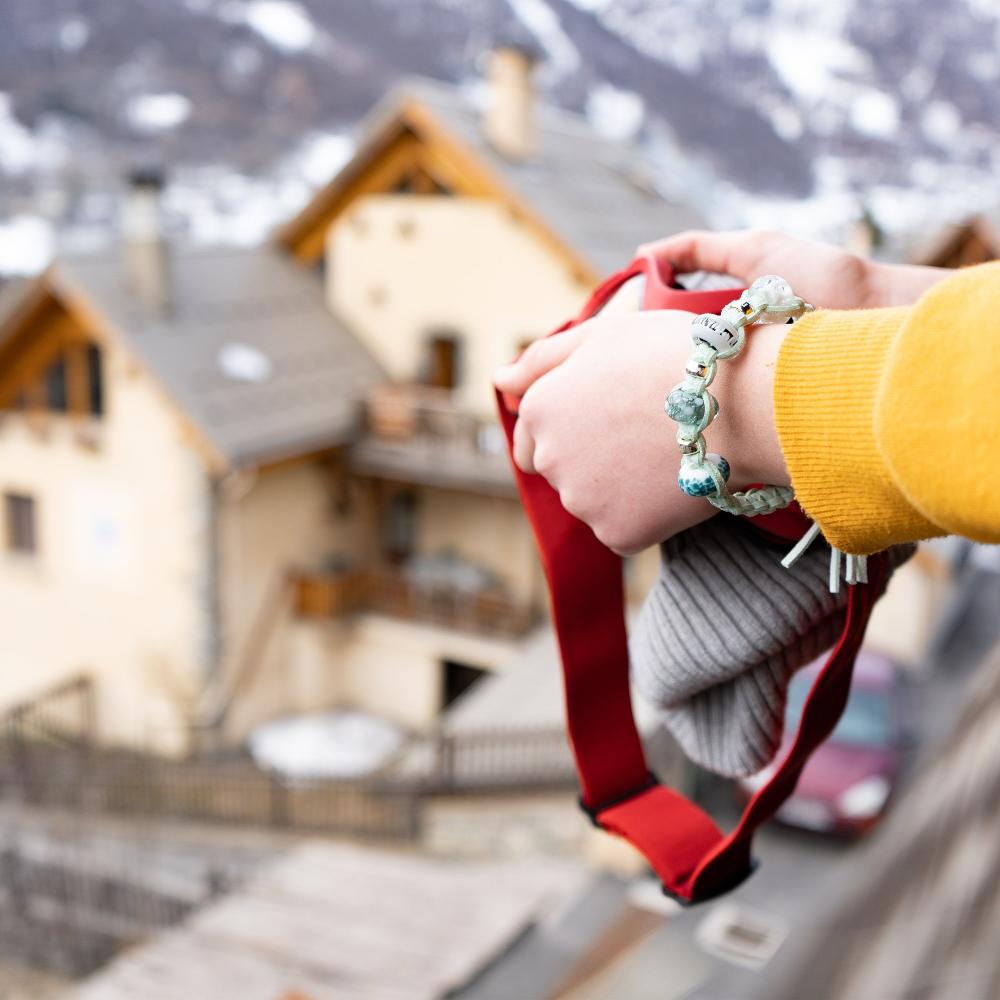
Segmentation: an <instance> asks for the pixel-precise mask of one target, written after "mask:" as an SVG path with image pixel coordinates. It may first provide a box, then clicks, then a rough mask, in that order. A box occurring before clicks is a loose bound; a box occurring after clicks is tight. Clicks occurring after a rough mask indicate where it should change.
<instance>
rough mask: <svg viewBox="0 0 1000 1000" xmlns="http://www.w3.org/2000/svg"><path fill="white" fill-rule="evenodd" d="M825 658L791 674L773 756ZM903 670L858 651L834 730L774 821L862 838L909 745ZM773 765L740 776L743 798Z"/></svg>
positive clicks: (790, 734) (790, 732)
mask: <svg viewBox="0 0 1000 1000" xmlns="http://www.w3.org/2000/svg"><path fill="white" fill-rule="evenodd" d="M822 663H823V660H818V661H817V662H816V663H813V664H810V665H809V666H808V667H805V668H803V669H802V670H801V671H799V673H798V674H796V675H795V677H794V678H793V679H792V683H791V684H790V685H789V689H788V704H787V707H786V711H785V734H784V739H783V741H782V749H781V750H780V751H779V753H778V758H779V759H780V758H781V756H782V755H783V754H784V753H785V752H786V751H787V748H788V746H789V745H790V744H791V742H792V739H793V738H794V736H795V732H796V730H797V728H798V724H799V717H800V715H801V713H802V706H803V705H804V704H805V700H806V696H807V695H808V694H809V691H810V689H811V688H812V684H813V681H814V680H815V679H816V675H817V674H818V672H819V670H820V667H821V666H822ZM907 716H908V711H907V701H906V698H905V696H904V675H903V672H902V670H901V668H899V667H898V666H897V665H896V664H895V663H894V662H893V661H892V660H890V659H889V658H888V657H885V656H883V655H881V654H880V653H875V652H872V651H870V650H862V651H861V653H860V654H859V656H858V660H857V663H856V665H855V667H854V679H853V682H852V685H851V695H850V698H849V700H848V703H847V707H846V708H845V709H844V714H843V716H841V719H840V722H838V723H837V728H836V729H834V731H833V732H832V733H831V734H830V737H829V738H828V739H827V740H826V742H825V743H823V744H822V745H821V746H819V747H818V748H817V749H816V752H815V753H814V754H813V755H812V757H811V758H810V759H809V762H808V763H807V764H806V766H805V769H804V770H803V772H802V776H801V778H800V779H799V783H798V785H797V786H796V789H795V792H794V793H793V795H792V796H791V797H790V798H789V799H788V800H787V801H786V802H785V804H784V805H783V806H782V807H781V809H779V810H778V812H777V814H776V816H775V819H777V820H778V821H779V822H781V823H784V824H787V825H789V826H796V827H801V828H804V829H807V830H817V831H821V832H823V833H833V834H841V835H846V836H855V837H856V836H860V835H861V834H863V833H865V832H867V831H868V830H870V829H871V828H872V827H873V826H874V825H875V824H876V823H877V822H878V820H879V819H880V818H881V817H882V814H883V813H884V812H885V809H886V805H887V803H888V801H889V797H890V795H891V794H892V789H893V786H894V785H895V783H896V780H897V778H898V777H899V772H900V768H901V766H902V763H903V760H904V757H905V751H906V748H907V746H908V745H909V743H910V734H909V725H908V718H907ZM774 767H775V765H774V764H771V765H769V766H768V767H766V768H765V769H764V770H763V771H761V772H760V773H759V774H755V775H753V776H752V777H750V778H745V779H742V780H741V781H740V782H739V788H740V791H741V793H742V796H743V797H745V798H749V796H750V795H752V794H753V793H754V792H755V791H756V790H757V789H758V788H760V787H761V786H762V785H763V784H764V782H765V781H766V780H767V779H768V777H769V776H770V775H771V773H772V771H773V770H774Z"/></svg>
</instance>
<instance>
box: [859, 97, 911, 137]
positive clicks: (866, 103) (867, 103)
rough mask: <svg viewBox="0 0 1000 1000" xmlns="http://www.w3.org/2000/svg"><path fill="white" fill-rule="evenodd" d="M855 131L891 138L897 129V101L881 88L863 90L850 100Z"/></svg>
mask: <svg viewBox="0 0 1000 1000" xmlns="http://www.w3.org/2000/svg"><path fill="white" fill-rule="evenodd" d="M850 122H851V125H852V126H853V127H854V129H855V131H857V132H860V133H861V134H862V135H867V136H871V137H872V138H874V139H891V138H892V137H893V136H894V135H895V134H896V133H897V132H898V131H899V103H898V101H897V100H896V98H895V97H893V96H892V95H891V94H886V93H884V92H883V91H881V90H865V91H863V92H862V93H860V94H858V95H857V96H856V97H855V98H854V100H853V101H852V102H851V111H850Z"/></svg>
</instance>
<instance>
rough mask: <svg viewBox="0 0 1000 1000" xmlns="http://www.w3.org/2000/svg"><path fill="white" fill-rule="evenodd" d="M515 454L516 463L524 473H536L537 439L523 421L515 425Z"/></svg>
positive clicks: (520, 420) (519, 420)
mask: <svg viewBox="0 0 1000 1000" xmlns="http://www.w3.org/2000/svg"><path fill="white" fill-rule="evenodd" d="M513 454H514V461H515V462H516V463H517V467H518V468H519V469H520V470H521V471H522V472H534V471H535V439H534V438H533V437H532V436H531V431H529V430H528V426H527V424H526V423H525V422H524V420H522V419H518V421H517V423H516V424H514V447H513Z"/></svg>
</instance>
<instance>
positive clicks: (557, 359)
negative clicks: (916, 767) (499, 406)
mask: <svg viewBox="0 0 1000 1000" xmlns="http://www.w3.org/2000/svg"><path fill="white" fill-rule="evenodd" d="M585 333H586V331H585V330H584V328H583V326H574V327H571V328H570V329H568V330H564V331H563V332H562V333H555V334H553V335H552V336H551V337H542V338H541V339H540V340H536V341H534V342H533V343H531V344H529V345H528V346H527V348H525V350H524V352H523V353H522V354H521V356H520V357H519V358H518V359H517V360H516V361H514V362H513V363H512V364H509V365H503V366H502V367H500V368H498V369H497V370H496V371H495V372H494V373H493V384H494V385H495V386H496V387H497V388H498V389H499V390H500V391H501V392H506V393H510V394H511V395H512V396H523V395H524V394H525V393H526V392H527V391H528V389H529V388H530V387H531V386H532V385H533V384H534V383H535V382H537V381H538V380H539V379H540V378H541V377H542V376H543V375H544V374H545V373H546V372H550V371H552V369H553V368H557V367H558V366H559V365H561V364H562V363H563V362H564V361H565V360H566V359H567V358H568V357H569V356H570V355H571V354H572V353H573V352H574V351H575V350H576V349H577V347H579V346H580V343H581V342H582V340H583V338H584V336H585Z"/></svg>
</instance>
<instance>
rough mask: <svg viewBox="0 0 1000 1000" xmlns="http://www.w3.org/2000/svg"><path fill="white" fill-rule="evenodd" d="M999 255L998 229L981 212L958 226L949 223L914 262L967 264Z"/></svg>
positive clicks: (999, 234)
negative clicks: (980, 214)
mask: <svg viewBox="0 0 1000 1000" xmlns="http://www.w3.org/2000/svg"><path fill="white" fill-rule="evenodd" d="M998 257H1000V233H998V232H997V230H996V228H995V227H994V226H993V225H992V224H991V223H990V221H989V220H988V219H986V218H985V217H983V216H975V217H973V218H972V219H969V220H968V221H967V222H964V223H962V224H961V225H958V226H949V227H948V228H947V229H946V230H945V231H944V232H943V233H942V234H941V235H940V236H939V237H938V238H937V239H936V240H935V241H934V242H933V243H932V244H931V245H930V246H928V247H927V248H926V249H925V250H923V252H921V253H920V254H918V257H917V260H916V261H915V263H918V264H928V265H930V266H932V267H969V266H970V265H972V264H985V263H986V262H987V261H991V260H996V259H997V258H998Z"/></svg>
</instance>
